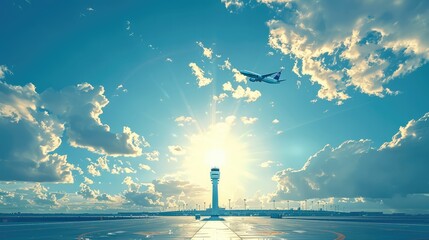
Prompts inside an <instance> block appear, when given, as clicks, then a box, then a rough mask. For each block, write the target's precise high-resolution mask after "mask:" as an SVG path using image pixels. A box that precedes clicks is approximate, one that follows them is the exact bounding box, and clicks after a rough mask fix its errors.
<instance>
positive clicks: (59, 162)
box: [0, 81, 73, 182]
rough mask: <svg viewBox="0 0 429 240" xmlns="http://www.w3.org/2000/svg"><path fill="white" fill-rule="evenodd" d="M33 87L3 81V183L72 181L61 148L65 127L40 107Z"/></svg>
mask: <svg viewBox="0 0 429 240" xmlns="http://www.w3.org/2000/svg"><path fill="white" fill-rule="evenodd" d="M39 101H40V96H39V95H38V93H37V92H36V88H35V86H34V85H33V84H27V85H25V86H23V87H21V86H13V85H9V84H7V83H4V82H1V81H0V146H1V148H0V164H1V166H2V167H1V168H0V180H3V181H9V180H17V181H40V182H52V181H54V182H73V177H72V173H71V170H72V168H73V165H71V164H69V163H68V162H67V156H66V155H58V154H56V153H52V152H53V151H55V150H56V149H57V148H58V147H59V146H60V145H61V135H62V132H63V130H64V125H63V124H62V123H60V122H59V121H58V120H57V119H56V118H55V117H54V116H52V115H50V114H49V113H48V112H46V111H44V110H42V109H39V108H40V104H39Z"/></svg>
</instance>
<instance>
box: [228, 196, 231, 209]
mask: <svg viewBox="0 0 429 240" xmlns="http://www.w3.org/2000/svg"><path fill="white" fill-rule="evenodd" d="M228 207H229V210H231V198H230V199H228Z"/></svg>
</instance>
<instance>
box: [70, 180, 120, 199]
mask: <svg viewBox="0 0 429 240" xmlns="http://www.w3.org/2000/svg"><path fill="white" fill-rule="evenodd" d="M79 187H80V190H79V191H78V192H77V194H79V195H81V196H82V197H83V198H85V199H95V200H98V201H109V202H113V201H114V198H113V197H112V196H110V195H109V194H107V193H100V190H95V189H91V187H90V186H88V185H86V184H85V183H81V184H80V185H79Z"/></svg>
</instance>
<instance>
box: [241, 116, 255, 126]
mask: <svg viewBox="0 0 429 240" xmlns="http://www.w3.org/2000/svg"><path fill="white" fill-rule="evenodd" d="M240 120H241V122H242V123H243V124H246V125H247V124H254V123H255V122H256V121H257V120H258V118H256V117H241V118H240Z"/></svg>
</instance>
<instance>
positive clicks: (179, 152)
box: [168, 145, 186, 156]
mask: <svg viewBox="0 0 429 240" xmlns="http://www.w3.org/2000/svg"><path fill="white" fill-rule="evenodd" d="M168 150H169V151H170V153H171V154H173V155H175V156H180V155H184V154H186V150H185V149H184V148H182V147H181V146H178V145H173V146H168Z"/></svg>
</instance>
